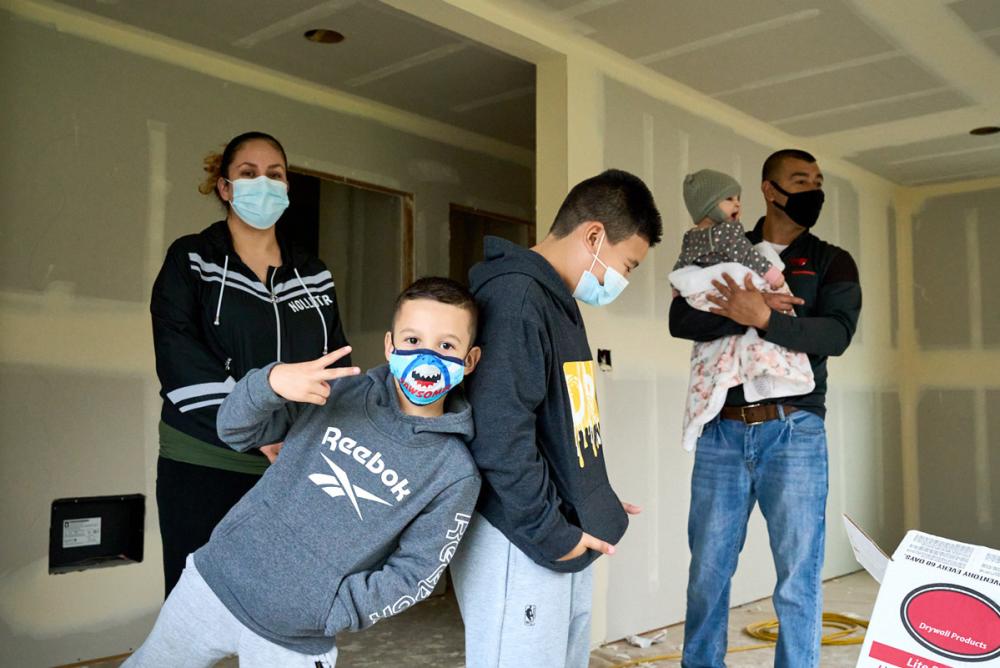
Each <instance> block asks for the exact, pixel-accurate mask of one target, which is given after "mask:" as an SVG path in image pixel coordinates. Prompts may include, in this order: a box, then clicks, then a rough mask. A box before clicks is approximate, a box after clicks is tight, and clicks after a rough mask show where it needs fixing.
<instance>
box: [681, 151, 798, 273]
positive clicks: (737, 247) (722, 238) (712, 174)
mask: <svg viewBox="0 0 1000 668" xmlns="http://www.w3.org/2000/svg"><path fill="white" fill-rule="evenodd" d="M740 192H741V188H740V184H739V183H737V182H736V179H734V178H733V177H731V176H729V175H728V174H723V173H722V172H717V171H715V170H712V169H703V170H701V171H698V172H695V173H694V174H688V175H687V177H685V179H684V204H685V205H687V210H688V212H689V213H690V214H691V218H692V220H694V223H695V226H694V228H693V229H691V230H688V231H687V232H685V234H684V241H683V242H682V244H681V254H680V257H679V258H677V262H676V263H675V264H674V269H675V270H677V269H680V268H681V267H689V266H691V265H695V266H698V267H711V266H713V265H716V264H720V263H722V262H738V263H740V264H742V265H744V266H745V267H748V268H750V269H752V270H753V271H755V272H757V273H758V274H760V275H761V276H763V277H764V280H766V281H767V283H768V285H770V286H771V288H772V289H778V288H780V287H781V286H783V285H784V284H785V277H784V276H783V275H782V273H781V269H780V268H779V267H778V266H776V265H774V264H772V263H771V261H770V260H768V259H767V258H765V257H764V256H763V255H762V254H761V253H760V252H759V251H758V250H757V249H755V248H754V246H753V244H752V243H750V240H749V239H747V237H746V231H745V230H744V229H743V225H741V224H740Z"/></svg>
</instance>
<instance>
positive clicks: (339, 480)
mask: <svg viewBox="0 0 1000 668" xmlns="http://www.w3.org/2000/svg"><path fill="white" fill-rule="evenodd" d="M320 457H322V458H323V459H324V460H325V461H326V463H327V465H328V466H329V467H330V470H331V471H333V475H327V474H326V473H313V474H312V475H310V476H309V479H310V480H312V481H313V483H315V484H317V485H319V486H320V489H322V490H323V491H324V492H326V493H327V494H329V495H330V496H332V497H334V498H336V497H338V496H346V497H347V499H348V500H349V501H350V502H351V505H352V506H354V512H356V513H357V514H358V519H361V520H363V519H365V518H364V517H363V516H362V515H361V508H360V506H358V499H364V500H366V501H374V502H375V503H381V504H382V505H383V506H391V505H392V504H391V503H389V502H388V501H383V500H382V499H380V498H378V497H377V496H375V495H374V494H372V493H371V492H369V491H368V490H367V489H362V488H361V487H358V486H357V485H355V484H353V483H352V482H351V481H350V479H349V478H348V477H347V473H346V472H345V471H344V469H342V468H340V467H339V466H337V465H336V464H334V463H333V462H331V461H330V458H329V457H327V456H326V455H324V454H323V453H320Z"/></svg>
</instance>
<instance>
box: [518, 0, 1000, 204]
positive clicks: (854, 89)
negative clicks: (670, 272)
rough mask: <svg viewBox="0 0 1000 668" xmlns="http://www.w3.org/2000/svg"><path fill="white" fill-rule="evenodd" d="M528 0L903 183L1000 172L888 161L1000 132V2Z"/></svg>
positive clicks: (938, 161) (938, 162)
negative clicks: (907, 149)
mask: <svg viewBox="0 0 1000 668" xmlns="http://www.w3.org/2000/svg"><path fill="white" fill-rule="evenodd" d="M525 2H527V4H529V5H530V6H531V7H533V8H535V9H536V10H541V13H542V15H544V16H545V17H546V18H547V19H548V20H550V21H552V22H553V23H558V24H561V25H563V26H564V27H565V28H567V29H569V30H571V31H574V32H575V33H577V34H578V35H580V36H581V37H582V38H585V39H588V40H590V41H592V42H594V43H596V44H600V45H602V46H604V47H607V48H609V49H610V50H612V51H614V52H617V53H620V54H622V55H624V56H626V57H628V58H630V59H632V60H633V61H635V62H636V63H639V64H641V65H644V66H645V67H648V68H650V69H651V70H653V71H655V72H658V73H660V74H662V75H664V76H666V77H669V78H670V79H673V80H675V81H679V82H681V83H683V84H685V85H687V86H690V87H691V88H693V89H694V90H697V91H699V92H701V93H704V94H705V95H707V96H710V97H711V98H712V99H714V100H716V101H717V102H719V103H720V104H725V105H727V106H729V107H732V108H734V109H737V110H739V111H741V112H744V113H747V114H750V115H751V116H753V117H755V118H758V119H760V120H762V121H766V122H768V123H770V124H772V125H773V126H774V127H776V128H778V129H779V130H782V131H784V132H787V133H789V134H791V135H794V136H798V137H802V138H803V139H806V140H807V143H808V144H809V146H810V147H815V148H817V149H819V148H822V149H823V151H824V153H825V154H827V155H832V156H837V157H845V158H848V159H851V160H856V162H857V163H858V164H860V165H862V166H864V167H865V168H866V169H869V170H871V171H873V172H875V173H877V174H879V175H882V176H885V177H887V178H889V179H892V180H894V181H896V182H897V183H901V184H907V185H913V184H917V183H925V182H930V181H944V180H954V179H957V178H965V177H966V176H968V177H969V178H972V177H973V176H985V175H996V174H1000V160H998V159H997V154H996V153H994V154H992V155H990V156H982V157H983V158H984V159H983V160H982V161H980V162H978V163H976V164H975V165H970V164H969V161H968V160H966V159H963V158H962V157H959V156H953V155H935V156H933V162H932V163H929V164H928V165H927V166H926V167H925V168H924V169H922V170H920V172H919V174H916V175H913V176H911V175H910V174H908V173H907V172H906V171H905V170H900V169H899V168H898V167H897V165H895V164H893V163H892V162H891V159H888V160H883V159H881V158H880V153H879V152H880V151H882V150H885V149H888V148H891V147H894V146H897V145H903V144H912V143H915V142H918V141H922V140H926V139H929V138H938V137H947V136H949V135H962V134H965V133H967V132H968V131H969V130H971V129H972V128H973V127H975V126H976V125H989V124H997V123H1000V117H998V116H997V111H996V110H997V109H998V108H1000V93H998V89H997V87H996V86H989V85H986V82H988V81H996V80H1000V57H998V56H1000V27H998V26H1000V3H997V2H993V1H992V0H960V1H958V2H950V3H949V2H914V3H907V4H906V9H905V11H901V10H900V9H899V8H898V7H897V6H896V5H893V4H892V3H869V2H865V1H863V0H810V1H808V2H795V3H788V2H783V1H782V0H760V1H758V2H753V3H746V2H742V1H741V0H716V1H713V2H709V3H679V2H661V1H660V0H597V1H594V0H577V1H576V2H566V1H565V0H561V1H559V2H555V1H552V0H525ZM991 49H992V50H991ZM978 141H979V143H978V144H977V146H979V147H983V146H992V147H994V148H997V147H998V146H1000V141H998V140H995V139H983V138H980V139H979V140H978ZM927 157H928V158H931V157H932V156H927ZM973 169H975V174H973V173H972V171H973Z"/></svg>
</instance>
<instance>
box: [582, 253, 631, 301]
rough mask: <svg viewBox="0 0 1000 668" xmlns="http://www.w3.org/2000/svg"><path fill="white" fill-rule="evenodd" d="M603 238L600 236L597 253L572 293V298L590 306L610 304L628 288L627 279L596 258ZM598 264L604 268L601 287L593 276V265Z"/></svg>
mask: <svg viewBox="0 0 1000 668" xmlns="http://www.w3.org/2000/svg"><path fill="white" fill-rule="evenodd" d="M604 236H605V235H601V240H600V241H599V242H598V243H597V252H596V253H594V261H593V262H591V263H590V269H588V270H587V271H585V272H583V276H581V277H580V282H579V283H577V284H576V290H574V291H573V296H574V297H576V298H577V299H579V300H580V301H582V302H583V303H584V304H590V305H591V306H604V305H605V304H610V303H611V302H613V301H614V300H615V299H616V298H617V297H618V295H620V294H621V293H622V290H624V289H625V288H626V287H628V279H627V278H625V277H624V276H622V275H621V274H620V273H618V271H616V270H615V269H612V268H611V267H609V266H608V265H606V264H604V262H601V258H599V257H598V255H600V253H601V245H602V244H603V243H604ZM598 262H600V263H601V266H603V267H604V285H601V283H600V281H598V280H597V276H594V274H593V270H594V265H595V264H596V263H598Z"/></svg>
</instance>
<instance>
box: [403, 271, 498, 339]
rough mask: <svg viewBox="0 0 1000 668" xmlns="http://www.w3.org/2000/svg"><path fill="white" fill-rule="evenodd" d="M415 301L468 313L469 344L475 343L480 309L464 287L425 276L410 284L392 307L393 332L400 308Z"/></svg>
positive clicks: (446, 280)
mask: <svg viewBox="0 0 1000 668" xmlns="http://www.w3.org/2000/svg"><path fill="white" fill-rule="evenodd" d="M415 299H429V300H431V301H435V302H441V303H442V304H449V305H451V306H457V307H459V308H461V309H465V310H466V311H468V312H469V319H470V325H469V333H470V335H471V336H470V338H469V342H470V344H473V343H475V340H476V326H477V321H478V319H479V308H478V307H477V306H476V300H475V299H474V298H473V297H472V293H471V292H469V289H468V288H466V287H465V286H464V285H462V284H461V283H459V282H458V281H455V280H452V279H450V278H444V277H443V276H424V277H423V278H418V279H417V280H415V281H414V282H413V283H411V284H410V287H408V288H406V289H405V290H403V291H402V292H400V293H399V296H398V297H396V303H395V304H394V305H393V307H392V323H391V324H392V329H393V330H395V329H396V316H397V315H399V309H400V307H402V306H403V304H404V303H406V302H410V301H413V300H415Z"/></svg>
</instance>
